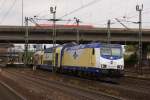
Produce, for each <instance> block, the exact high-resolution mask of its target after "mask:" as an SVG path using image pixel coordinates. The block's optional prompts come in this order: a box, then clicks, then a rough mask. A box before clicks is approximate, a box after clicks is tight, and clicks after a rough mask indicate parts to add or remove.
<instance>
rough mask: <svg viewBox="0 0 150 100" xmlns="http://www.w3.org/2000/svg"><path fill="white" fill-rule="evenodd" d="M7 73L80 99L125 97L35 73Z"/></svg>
mask: <svg viewBox="0 0 150 100" xmlns="http://www.w3.org/2000/svg"><path fill="white" fill-rule="evenodd" d="M5 74H7V76H11V78H13V79H16V78H17V77H18V75H19V76H20V78H22V79H20V78H18V79H20V80H23V81H24V82H27V81H28V82H30V83H32V84H34V85H40V86H43V87H47V88H53V90H55V91H56V90H57V91H62V92H63V93H64V92H65V93H67V94H69V95H73V96H74V97H76V98H77V97H78V99H81V100H82V99H86V100H99V99H103V100H120V99H123V98H120V97H116V96H112V95H109V94H106V93H102V92H97V91H94V90H88V89H85V88H81V87H77V86H72V85H68V84H65V83H63V82H58V81H52V80H47V79H45V78H41V77H39V76H38V77H37V76H35V75H34V76H33V75H31V74H29V73H26V74H25V73H24V74H23V73H22V74H21V73H19V72H15V71H8V70H7V71H5ZM76 100H77V99H76Z"/></svg>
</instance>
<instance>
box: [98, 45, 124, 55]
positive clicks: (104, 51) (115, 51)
mask: <svg viewBox="0 0 150 100" xmlns="http://www.w3.org/2000/svg"><path fill="white" fill-rule="evenodd" d="M121 52H122V51H121V48H115V47H112V48H111V47H102V48H101V49H100V53H101V56H117V57H121V56H122V54H121Z"/></svg>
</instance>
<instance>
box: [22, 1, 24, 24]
mask: <svg viewBox="0 0 150 100" xmlns="http://www.w3.org/2000/svg"><path fill="white" fill-rule="evenodd" d="M23 8H24V1H23V0H22V26H23V21H24V9H23Z"/></svg>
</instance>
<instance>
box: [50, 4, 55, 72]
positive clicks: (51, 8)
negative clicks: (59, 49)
mask: <svg viewBox="0 0 150 100" xmlns="http://www.w3.org/2000/svg"><path fill="white" fill-rule="evenodd" d="M50 12H51V14H53V19H51V20H52V21H53V37H52V38H53V52H54V51H55V47H56V6H55V7H50ZM53 58H54V59H55V54H54V53H53ZM55 66H56V61H55V60H53V69H52V72H55V71H56V70H55Z"/></svg>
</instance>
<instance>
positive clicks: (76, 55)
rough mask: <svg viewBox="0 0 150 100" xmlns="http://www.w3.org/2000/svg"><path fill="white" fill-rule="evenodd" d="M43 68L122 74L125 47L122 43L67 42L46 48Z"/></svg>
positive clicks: (41, 64)
mask: <svg viewBox="0 0 150 100" xmlns="http://www.w3.org/2000/svg"><path fill="white" fill-rule="evenodd" d="M41 59H42V62H41V63H40V64H38V66H39V67H40V68H43V69H49V70H52V69H55V70H56V71H61V72H63V71H65V72H66V71H72V72H77V73H78V72H83V73H88V74H96V75H98V76H112V75H119V76H120V75H122V74H123V70H124V57H123V49H122V46H121V45H120V44H103V43H91V44H80V45H77V44H66V45H60V46H57V47H54V48H48V49H46V50H44V54H43V58H41Z"/></svg>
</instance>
